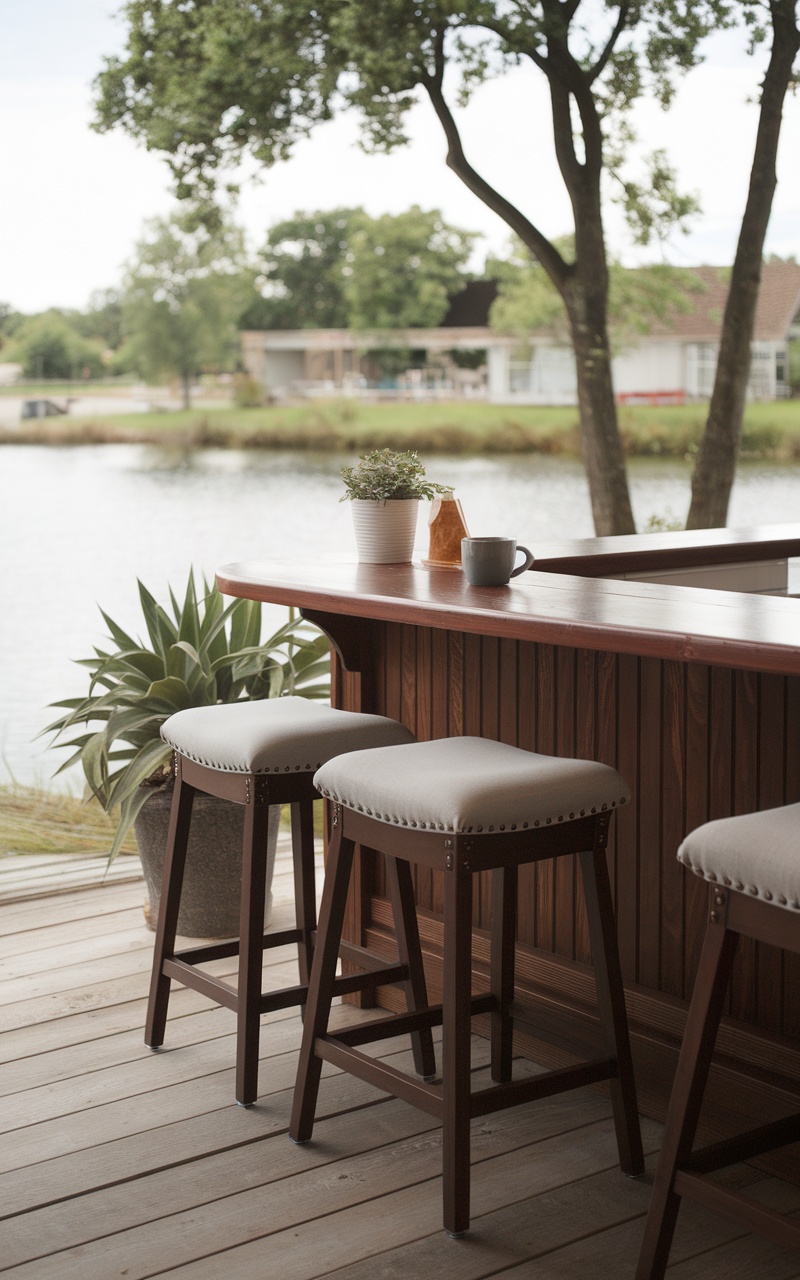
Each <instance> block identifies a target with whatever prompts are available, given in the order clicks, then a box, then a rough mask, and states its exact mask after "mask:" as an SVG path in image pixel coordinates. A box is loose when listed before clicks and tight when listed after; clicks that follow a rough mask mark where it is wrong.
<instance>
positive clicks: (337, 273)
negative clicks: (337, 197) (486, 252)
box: [239, 205, 476, 329]
mask: <svg viewBox="0 0 800 1280" xmlns="http://www.w3.org/2000/svg"><path fill="white" fill-rule="evenodd" d="M475 238H476V237H475V236H474V235H473V234H472V233H470V232H467V231H463V230H461V229H460V228H457V227H452V226H448V225H447V223H445V222H444V221H443V219H442V216H441V214H440V212H439V211H438V209H430V210H426V209H420V208H419V206H418V205H414V206H413V207H412V208H411V209H409V210H408V211H407V212H405V213H400V214H385V215H383V216H381V217H377V218H372V217H370V216H369V214H367V213H365V212H364V210H363V209H346V208H342V209H333V210H331V211H330V212H329V213H323V212H316V213H296V214H295V215H294V217H293V218H290V219H287V220H286V221H284V222H279V223H277V224H276V225H275V226H274V227H272V228H271V230H270V232H269V236H268V239H267V243H266V246H265V248H264V250H263V251H262V254H261V262H262V264H263V272H262V276H261V280H260V281H259V285H260V288H261V294H262V296H261V297H260V298H259V299H258V301H257V302H255V303H253V304H252V305H251V306H250V307H248V309H247V311H246V312H245V313H244V315H243V316H242V317H241V319H240V322H239V323H240V327H241V328H258V329H261V328H263V329H309V328H312V329H315V328H320V329H393V328H407V327H413V328H427V327H431V326H434V325H437V324H439V322H440V321H441V319H442V317H443V316H444V315H445V312H446V311H447V307H448V305H449V300H450V295H451V294H452V293H454V292H456V291H457V290H458V289H459V288H460V287H461V286H462V285H463V283H464V280H465V275H464V269H465V266H466V262H467V259H468V257H469V255H470V252H471V250H472V246H473V243H474V241H475Z"/></svg>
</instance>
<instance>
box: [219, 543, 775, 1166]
mask: <svg viewBox="0 0 800 1280" xmlns="http://www.w3.org/2000/svg"><path fill="white" fill-rule="evenodd" d="M715 532H716V535H717V536H716V538H713V537H710V536H708V535H694V536H692V535H670V536H669V540H664V539H663V538H662V539H661V541H660V543H659V541H658V538H656V541H655V542H653V541H651V540H645V539H642V538H638V539H630V540H628V539H614V540H609V539H602V540H597V542H596V543H580V544H578V543H573V544H568V545H567V544H560V546H559V547H558V548H554V549H553V550H552V553H551V554H550V555H549V556H547V557H545V558H544V564H543V567H545V568H546V571H545V572H543V571H541V569H538V568H537V567H536V566H535V567H534V570H532V571H530V572H528V573H526V574H524V575H522V576H521V577H520V578H517V579H515V580H514V581H513V582H512V583H511V584H510V585H509V586H507V587H499V588H471V587H469V586H468V585H466V583H465V580H464V579H463V575H462V574H461V573H460V572H459V571H457V570H448V569H429V568H426V567H425V566H423V565H419V564H413V565H364V564H360V565H359V564H355V563H346V562H344V561H334V560H331V561H320V560H318V561H315V562H313V563H311V562H300V561H298V562H290V561H283V562H278V561H274V562H267V561H263V562H259V561H245V562H241V563H237V564H232V565H227V566H224V567H223V568H221V569H220V570H219V571H218V574H217V582H218V585H219V587H220V589H221V590H222V591H223V592H225V593H226V594H229V595H233V596H244V597H246V598H250V599H256V600H261V601H265V602H271V603H279V604H280V603H285V604H290V605H294V606H296V607H298V608H300V609H301V611H302V613H303V615H304V616H305V617H307V618H309V619H310V620H311V621H313V622H315V623H317V625H319V626H320V627H321V628H322V629H323V630H324V631H325V632H326V633H327V634H328V635H329V637H330V638H331V641H332V646H333V667H332V701H333V703H334V705H337V706H340V707H344V708H346V709H350V710H362V711H373V712H377V713H380V714H384V715H388V716H392V717H394V718H396V719H399V720H402V721H403V722H404V723H405V724H407V725H408V727H409V728H410V729H412V730H413V731H414V733H416V735H417V737H418V738H421V739H427V738H438V737H446V736H455V735H461V734H475V735H479V736H483V737H488V738H496V739H499V740H501V741H504V742H509V743H512V744H515V745H518V746H520V747H523V748H525V749H527V750H531V751H539V752H543V753H547V754H555V755H563V756H580V757H585V758H591V759H595V760H600V761H603V762H604V763H607V764H611V765H614V766H615V767H616V768H618V769H619V770H620V772H621V773H622V774H623V775H624V776H625V777H626V778H627V779H628V781H629V783H630V785H631V788H632V790H633V800H632V803H631V804H630V805H629V806H626V807H625V808H623V809H621V810H620V811H618V813H617V815H616V819H615V822H614V824H613V825H612V840H611V844H610V849H609V861H610V871H611V878H612V885H613V888H614V893H615V907H616V914H617V929H618V934H619V945H620V956H621V961H622V968H623V976H624V979H625V987H626V999H627V1003H628V1010H629V1016H630V1020H631V1032H632V1038H633V1047H634V1056H635V1062H636V1074H637V1086H638V1090H639V1099H640V1106H641V1108H642V1110H643V1111H644V1112H645V1113H646V1114H648V1115H650V1116H653V1117H655V1118H657V1119H663V1116H664V1112H665V1108H666V1103H667V1100H668V1097H669V1091H670V1087H671V1082H672V1076H673V1073H674V1067H675V1062H676V1060H677V1048H678V1045H679V1043H680V1038H681V1035H682V1030H683V1025H684V1021H685V1013H686V1008H687V1004H688V999H689V996H690V995H691V990H692V984H693V979H694V973H695V970H696V965H697V961H698V958H699V952H700V947H701V944H702V938H703V934H704V930H705V915H706V910H707V901H708V899H707V886H706V885H705V884H704V883H703V882H701V881H700V880H697V879H695V878H694V877H692V876H691V875H688V874H687V873H686V872H685V871H684V869H683V868H682V867H681V866H680V865H679V863H678V862H677V860H676V857H675V854H676V850H677V848H678V845H679V844H680V842H681V840H682V839H683V837H684V835H685V834H686V833H687V832H689V831H690V830H692V829H693V828H695V827H697V826H699V825H700V824H701V823H703V822H706V821H708V820H709V819H711V818H718V817H725V816H728V815H729V814H735V813H744V812H749V811H752V810H755V809H766V808H771V807H774V806H777V805H782V804H790V803H794V802H797V801H800V648H798V645H799V644H800V600H797V599H791V598H780V597H774V596H759V595H750V594H737V593H735V592H731V591H714V590H708V589H700V588H695V587H683V586H672V585H668V586H665V585H661V584H659V583H653V582H638V581H630V580H622V581H620V580H610V579H609V578H607V577H601V576H597V575H598V574H599V573H605V574H607V573H609V572H611V571H613V572H615V573H622V572H624V571H625V570H626V569H628V568H630V567H631V566H632V565H636V566H640V565H641V564H642V557H644V559H645V560H646V559H647V556H648V554H650V555H651V556H652V557H653V559H654V561H655V562H658V563H663V564H667V565H668V564H669V563H670V562H672V563H675V564H682V565H689V564H692V563H694V564H704V563H724V562H726V561H728V562H733V561H736V560H737V557H738V559H739V560H742V559H755V560H758V559H759V558H760V557H761V558H763V557H765V556H767V555H773V554H778V555H783V556H791V555H800V526H798V525H796V526H773V527H768V529H767V530H760V531H759V530H749V531H733V532H732V531H729V530H724V531H715ZM610 543H613V544H615V545H614V546H611V547H610V546H609V545H608V544H610ZM601 544H602V545H601ZM623 544H624V545H623ZM617 546H618V547H619V550H617ZM692 546H693V547H694V550H693V552H692ZM651 548H652V551H651V550H650V549H651ZM671 548H672V549H671ZM687 548H688V549H687ZM593 556H602V558H601V559H594V561H593ZM659 556H660V557H661V558H660V561H659ZM626 557H627V559H626ZM671 558H672V559H671ZM645 567H646V566H645ZM565 569H566V570H567V571H566V572H565V571H564V570H565ZM798 853H799V856H800V850H799V851H798ZM416 895H417V902H418V905H419V913H420V930H421V935H422V941H423V947H424V950H425V960H426V969H427V971H428V973H429V979H430V987H431V995H432V998H433V999H439V997H440V992H441V963H440V961H441V920H442V886H441V884H439V883H438V882H437V876H436V875H434V874H433V873H431V872H429V871H425V870H423V869H418V871H417V876H416ZM489 913H490V893H489V886H488V883H486V884H482V885H481V889H480V891H479V892H477V893H476V901H475V916H474V970H475V990H476V991H479V990H485V989H487V988H488V971H487V962H488V932H487V931H488V925H489V919H490V917H489ZM347 935H348V937H349V938H350V939H351V940H352V941H354V942H356V943H357V944H359V945H367V946H369V947H371V948H373V949H375V950H378V951H381V952H384V953H386V954H391V953H392V947H393V939H392V929H391V912H390V908H389V904H388V899H387V894H386V891H385V885H384V881H383V874H382V868H381V866H380V865H379V861H378V860H377V859H376V858H375V857H373V856H372V855H371V854H370V853H369V852H364V853H362V854H361V855H360V856H359V858H358V862H357V877H356V881H355V885H354V891H353V892H352V893H351V901H350V904H349V909H348V920H347ZM517 957H518V958H517V984H518V991H517V995H518V998H519V1001H520V1002H521V1003H522V1004H525V1005H528V1004H531V1007H532V1009H533V1007H534V1006H533V1005H532V997H534V996H535V997H536V1003H535V1013H532V1014H531V1021H530V1025H529V1028H528V1034H526V1035H525V1036H524V1037H522V1039H521V1040H520V1043H519V1049H520V1051H521V1052H523V1053H524V1054H525V1055H526V1056H529V1057H531V1058H533V1059H535V1060H537V1061H539V1062H542V1063H543V1064H544V1065H547V1066H561V1065H567V1064H568V1063H570V1062H572V1061H574V1060H575V1058H576V1057H578V1056H585V1055H586V1053H587V1051H591V1050H592V1049H593V1048H595V1047H596V1040H595V1036H596V1030H597V1026H596V1020H595V1017H594V1010H593V990H594V984H593V978H592V973H591V969H590V953H589V942H588V934H587V929H586V924H585V918H584V913H583V905H582V902H581V889H580V883H579V877H578V878H576V876H575V874H574V868H573V866H572V860H570V859H561V860H557V861H556V862H555V863H545V864H539V865H532V866H527V867H525V868H523V875H522V878H521V883H520V914H519V925H518V943H517ZM731 992H732V994H731V996H730V999H729V1006H728V1010H727V1013H728V1016H727V1018H726V1019H725V1021H724V1024H723V1028H722V1031H721V1033H720V1038H719V1041H718V1057H717V1060H716V1065H715V1068H714V1070H713V1072H712V1078H711V1082H710V1086H709V1092H708V1095H707V1102H708V1106H707V1112H706V1115H705V1120H704V1136H705V1137H706V1138H708V1139H710V1140H713V1139H714V1138H717V1137H722V1136H727V1135H728V1134H730V1133H732V1132H735V1131H737V1130H740V1129H742V1128H744V1127H747V1126H751V1125H753V1124H758V1123H763V1122H765V1121H767V1120H771V1119H775V1118H777V1117H779V1116H781V1115H783V1114H787V1113H789V1112H790V1111H792V1110H794V1109H795V1104H794V1102H793V1100H792V1099H791V1096H790V1094H789V1088H788V1082H789V1081H792V1080H793V1081H800V1000H798V995H800V958H799V957H797V956H794V955H790V954H788V953H786V954H784V953H783V952H781V951H779V950H777V949H776V948H772V947H766V946H759V945H757V944H755V943H751V942H747V941H743V943H742V946H741V948H740V951H739V954H738V956H737V960H736V967H735V970H734V976H733V982H732V985H731ZM383 999H385V1003H386V1006H387V1007H389V1008H392V1007H395V1006H394V1005H393V1004H392V1000H393V996H392V994H391V993H390V992H389V991H386V992H385V995H384V996H383ZM478 1027H479V1029H480V1024H478ZM763 1163H764V1165H765V1167H767V1168H771V1169H774V1170H775V1171H776V1172H779V1173H780V1174H781V1175H782V1176H789V1177H791V1178H793V1179H795V1180H800V1158H798V1156H797V1155H796V1154H795V1153H794V1149H793V1148H789V1149H787V1150H786V1151H784V1152H780V1153H776V1154H775V1155H773V1156H770V1157H768V1158H764V1161H763Z"/></svg>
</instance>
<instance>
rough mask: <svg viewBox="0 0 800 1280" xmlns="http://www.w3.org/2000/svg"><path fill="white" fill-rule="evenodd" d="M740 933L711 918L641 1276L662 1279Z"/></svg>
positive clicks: (675, 1085)
mask: <svg viewBox="0 0 800 1280" xmlns="http://www.w3.org/2000/svg"><path fill="white" fill-rule="evenodd" d="M738 941H739V935H738V934H736V933H732V932H731V931H730V930H728V929H726V928H725V926H724V924H723V923H722V922H721V921H711V922H709V924H708V927H707V930H706V936H705V941H704V943H703V952H702V955H701V957H700V965H699V968H698V970H697V977H696V978H695V983H694V991H693V992H692V1003H691V1005H690V1007H689V1017H688V1019H687V1021H686V1030H685V1032H684V1036H683V1044H682V1046H681V1052H680V1057H679V1058H678V1069H677V1071H676V1073H675V1081H674V1083H673V1086H672V1095H671V1097H670V1102H669V1109H668V1111H667V1122H666V1126H665V1129H664V1141H663V1144H662V1147H661V1154H660V1156H659V1159H658V1166H657V1168H656V1176H655V1180H654V1182H653V1194H652V1196H651V1198H650V1207H649V1209H648V1212H647V1222H646V1224H645V1231H644V1239H643V1241H642V1250H641V1253H640V1254H639V1265H638V1267H637V1270H636V1280H663V1276H664V1272H665V1271H666V1267H667V1262H668V1260H669V1250H670V1245H671V1244H672V1236H673V1233H674V1231H675V1222H676V1219H677V1216H678V1209H679V1207H680V1196H678V1195H676V1194H675V1190H674V1181H675V1170H676V1168H677V1167H679V1166H680V1165H682V1164H684V1163H685V1162H686V1161H687V1160H688V1158H689V1156H690V1155H691V1151H692V1145H693V1143H694V1137H695V1133H696V1131H697V1122H698V1119H699V1116H700V1107H701V1104H702V1101H703V1093H704V1091H705V1087H706V1080H707V1079H708V1070H709V1067H710V1065H711V1056H712V1054H713V1052H714V1043H715V1041H716V1038H717V1028H718V1027H719V1021H720V1018H721V1016H722V1007H723V1003H724V1000H725V993H726V991H727V989H728V982H729V979H730V974H731V967H732V965H733V957H734V955H735V953H736V944H737V943H738Z"/></svg>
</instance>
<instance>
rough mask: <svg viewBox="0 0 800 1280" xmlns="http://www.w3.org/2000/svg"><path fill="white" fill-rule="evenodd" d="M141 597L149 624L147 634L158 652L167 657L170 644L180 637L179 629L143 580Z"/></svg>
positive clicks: (140, 586) (140, 587)
mask: <svg viewBox="0 0 800 1280" xmlns="http://www.w3.org/2000/svg"><path fill="white" fill-rule="evenodd" d="M139 599H140V601H141V605H142V612H143V614H144V617H145V622H146V624H147V634H148V635H149V637H150V643H151V644H152V646H153V649H154V650H155V652H156V653H158V654H160V655H161V657H162V658H164V659H166V656H167V650H168V649H169V646H170V645H172V644H174V643H175V641H176V640H177V639H178V630H177V627H176V626H175V624H174V622H172V621H171V619H170V618H169V616H168V615H167V613H166V612H165V611H164V609H162V608H161V605H160V604H158V603H157V601H156V600H155V598H154V597H153V596H152V595H151V594H150V592H149V591H148V590H147V587H146V586H145V585H144V583H143V582H140V583H139Z"/></svg>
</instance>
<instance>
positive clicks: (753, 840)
mask: <svg viewBox="0 0 800 1280" xmlns="http://www.w3.org/2000/svg"><path fill="white" fill-rule="evenodd" d="M678 857H679V858H680V860H681V862H682V863H683V864H684V866H686V867H689V869H690V870H691V871H693V872H694V873H695V875H696V876H700V877H701V878H702V879H703V880H709V881H711V883H712V884H722V885H725V886H726V887H727V888H729V889H737V890H738V891H739V892H740V893H749V894H752V895H753V897H755V898H763V900H764V901H765V902H772V903H774V905H775V906H778V907H786V908H787V910H791V911H800V804H790V805H786V806H784V807H783V808H780V809H763V810H762V811H761V812H760V813H745V814H742V815H741V816H739V817H735V818H718V819H717V821H716V822H707V823H706V824H705V826H702V827H698V828H697V830H696V831H693V832H692V833H691V835H688V836H687V837H686V839H685V840H684V842H683V844H682V845H681V847H680V849H679V850H678Z"/></svg>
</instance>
